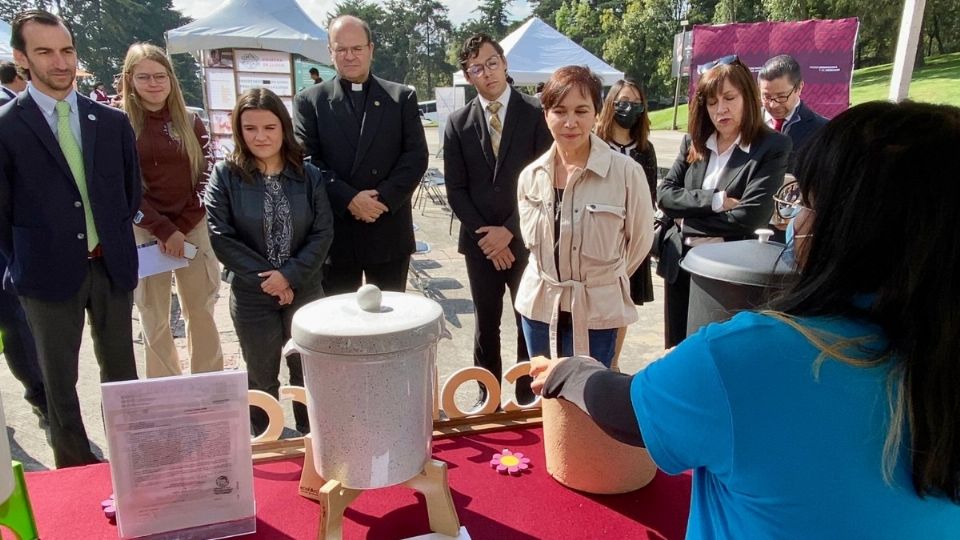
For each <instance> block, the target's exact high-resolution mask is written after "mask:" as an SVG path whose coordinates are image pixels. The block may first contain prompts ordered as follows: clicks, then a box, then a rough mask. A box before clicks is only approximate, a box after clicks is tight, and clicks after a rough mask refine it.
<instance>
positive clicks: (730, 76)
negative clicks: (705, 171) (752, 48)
mask: <svg viewBox="0 0 960 540" xmlns="http://www.w3.org/2000/svg"><path fill="white" fill-rule="evenodd" d="M723 81H727V82H729V83H730V84H732V85H733V87H734V88H736V89H737V90H738V91H739V92H740V95H742V96H743V117H742V118H741V119H740V143H741V144H750V143H752V142H753V141H755V140H757V139H759V138H760V137H761V136H763V133H764V132H765V131H768V128H767V127H766V126H765V125H764V124H763V113H762V112H761V111H760V90H759V89H758V88H757V81H756V79H754V77H753V75H752V74H751V73H750V68H748V67H747V66H745V65H744V64H743V62H741V61H740V60H734V61H733V62H731V63H729V64H720V65H717V66H715V67H712V68H710V69H708V70H707V71H705V72H703V75H700V80H698V81H697V91H696V93H694V94H693V100H692V101H691V102H690V105H689V107H690V117H689V119H688V120H687V131H689V132H690V140H691V141H692V142H693V144H692V145H690V150H689V151H688V153H687V162H688V163H694V162H696V161H700V160H701V159H704V158H706V157H707V156H708V155H710V151H709V150H707V139H709V138H710V135H711V134H713V132H714V131H716V130H717V128H716V127H715V126H714V125H713V121H712V120H710V114H709V113H708V112H707V100H708V99H710V98H715V97H719V96H720V90H721V89H722V88H723Z"/></svg>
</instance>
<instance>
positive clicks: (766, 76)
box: [758, 54, 827, 173]
mask: <svg viewBox="0 0 960 540" xmlns="http://www.w3.org/2000/svg"><path fill="white" fill-rule="evenodd" d="M758 82H759V84H760V103H761V104H762V105H763V120H764V122H765V123H766V124H767V126H769V127H770V128H771V129H773V130H774V131H778V132H780V133H783V134H784V135H787V136H788V137H790V140H791V141H792V142H793V151H792V152H790V157H789V158H788V161H787V172H788V173H792V172H793V169H794V166H795V165H796V155H797V151H799V150H800V148H801V147H802V146H803V144H804V143H805V142H806V141H807V140H808V139H809V138H810V137H811V136H812V135H813V134H814V133H816V132H817V131H818V130H819V129H820V128H822V127H823V126H825V125H826V124H827V119H826V118H824V117H822V116H820V115H819V114H817V113H816V112H814V110H813V109H811V108H810V107H807V106H806V105H805V104H804V103H803V101H802V100H801V99H800V94H801V93H802V92H803V72H802V70H801V69H800V64H799V63H798V62H797V61H796V60H795V59H794V58H793V57H792V56H790V55H788V54H781V55H779V56H774V57H773V58H771V59H769V60H767V62H766V63H765V64H763V67H762V68H761V69H760V75H759V78H758Z"/></svg>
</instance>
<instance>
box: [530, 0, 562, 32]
mask: <svg viewBox="0 0 960 540" xmlns="http://www.w3.org/2000/svg"><path fill="white" fill-rule="evenodd" d="M530 3H531V4H533V15H534V17H539V18H540V19H542V20H543V21H544V22H545V23H547V24H549V25H550V26H553V27H554V28H556V26H557V19H556V16H557V11H559V10H560V7H561V6H562V5H563V3H564V0H531V1H530Z"/></svg>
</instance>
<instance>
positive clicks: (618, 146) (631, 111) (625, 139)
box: [596, 79, 657, 369]
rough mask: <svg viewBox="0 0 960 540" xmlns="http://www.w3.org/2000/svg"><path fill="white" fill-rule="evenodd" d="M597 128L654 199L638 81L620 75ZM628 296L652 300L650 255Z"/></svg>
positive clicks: (620, 336)
mask: <svg viewBox="0 0 960 540" xmlns="http://www.w3.org/2000/svg"><path fill="white" fill-rule="evenodd" d="M596 131H597V135H599V136H600V138H601V139H603V140H605V141H607V144H609V145H610V149H612V150H613V151H614V152H619V153H621V154H623V155H626V156H630V158H631V159H633V160H634V161H636V162H637V163H639V164H640V166H641V167H643V173H644V176H646V178H647V187H648V188H650V200H651V201H654V200H656V198H657V152H656V151H655V150H654V148H653V143H651V142H650V117H649V116H648V115H647V96H646V95H645V94H644V93H643V89H641V88H640V84H639V83H637V82H636V81H634V80H633V79H620V80H619V81H617V82H615V83H613V86H611V87H610V91H608V92H607V97H606V99H604V100H603V110H601V111H600V119H599V120H598V121H597V128H596ZM630 299H631V300H633V303H634V304H636V305H638V306H642V305H643V303H644V302H653V276H652V274H651V271H650V256H649V255H647V258H646V259H644V260H643V263H641V264H640V268H637V270H636V271H635V272H634V273H633V274H632V275H631V276H630ZM626 336H627V328H626V327H623V328H621V329H620V330H619V331H618V332H617V348H616V351H615V352H614V355H613V363H612V364H611V367H612V368H613V369H619V367H618V363H617V360H618V359H619V358H620V350H621V349H622V348H623V340H624V338H625V337H626Z"/></svg>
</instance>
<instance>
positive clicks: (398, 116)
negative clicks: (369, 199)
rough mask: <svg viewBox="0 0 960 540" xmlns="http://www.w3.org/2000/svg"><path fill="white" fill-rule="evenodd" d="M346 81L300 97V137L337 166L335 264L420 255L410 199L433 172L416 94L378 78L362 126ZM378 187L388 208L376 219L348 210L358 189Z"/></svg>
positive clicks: (322, 160) (332, 189)
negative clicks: (367, 219)
mask: <svg viewBox="0 0 960 540" xmlns="http://www.w3.org/2000/svg"><path fill="white" fill-rule="evenodd" d="M349 99H350V98H349V96H347V95H346V94H345V93H344V91H343V88H342V87H341V86H340V77H339V76H337V77H334V78H333V79H331V80H329V81H325V82H323V83H321V84H315V85H313V86H311V87H310V88H307V89H306V90H304V91H302V92H300V93H299V94H297V96H296V98H294V127H295V131H296V135H297V138H298V139H299V140H300V142H301V143H302V144H303V146H304V150H305V152H306V154H307V155H308V156H310V157H311V159H312V160H313V164H314V165H316V166H317V167H319V168H321V169H324V170H327V171H330V172H331V173H333V174H332V175H331V178H332V180H331V183H330V185H329V186H327V193H328V195H329V197H330V206H331V207H332V208H333V212H334V228H335V230H336V236H335V237H334V240H333V246H332V247H331V249H330V256H331V258H332V260H333V262H334V264H336V263H338V262H340V263H359V264H377V263H384V262H388V261H392V260H396V259H398V258H401V257H404V256H408V255H410V254H411V253H413V251H414V249H415V246H414V239H413V215H412V213H411V209H410V198H411V195H412V194H413V192H414V190H416V188H417V186H418V185H419V184H420V180H421V178H422V177H423V173H424V172H426V170H427V160H428V158H429V154H428V150H427V140H426V137H425V136H424V134H423V125H422V124H421V123H420V110H419V108H418V107H417V95H416V93H415V92H414V91H413V90H411V89H410V88H409V87H407V86H404V85H402V84H397V83H393V82H390V81H385V80H383V79H380V78H378V77H373V76H371V82H370V89H369V93H368V95H367V102H366V110H365V113H364V120H363V125H362V126H361V127H359V128H358V127H357V121H356V117H355V116H354V114H353V112H352V109H351V106H350V104H349V103H348V101H349ZM366 189H375V190H377V191H378V192H379V194H380V201H381V202H383V203H384V204H385V205H387V207H388V208H389V211H387V212H385V213H384V214H383V215H381V216H380V218H379V219H378V220H377V221H375V222H374V223H364V222H362V221H359V220H357V219H354V217H353V215H352V214H351V213H350V212H349V211H348V210H347V206H348V205H349V204H350V201H351V200H353V198H354V197H355V196H356V194H357V193H358V192H359V191H362V190H366Z"/></svg>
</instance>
